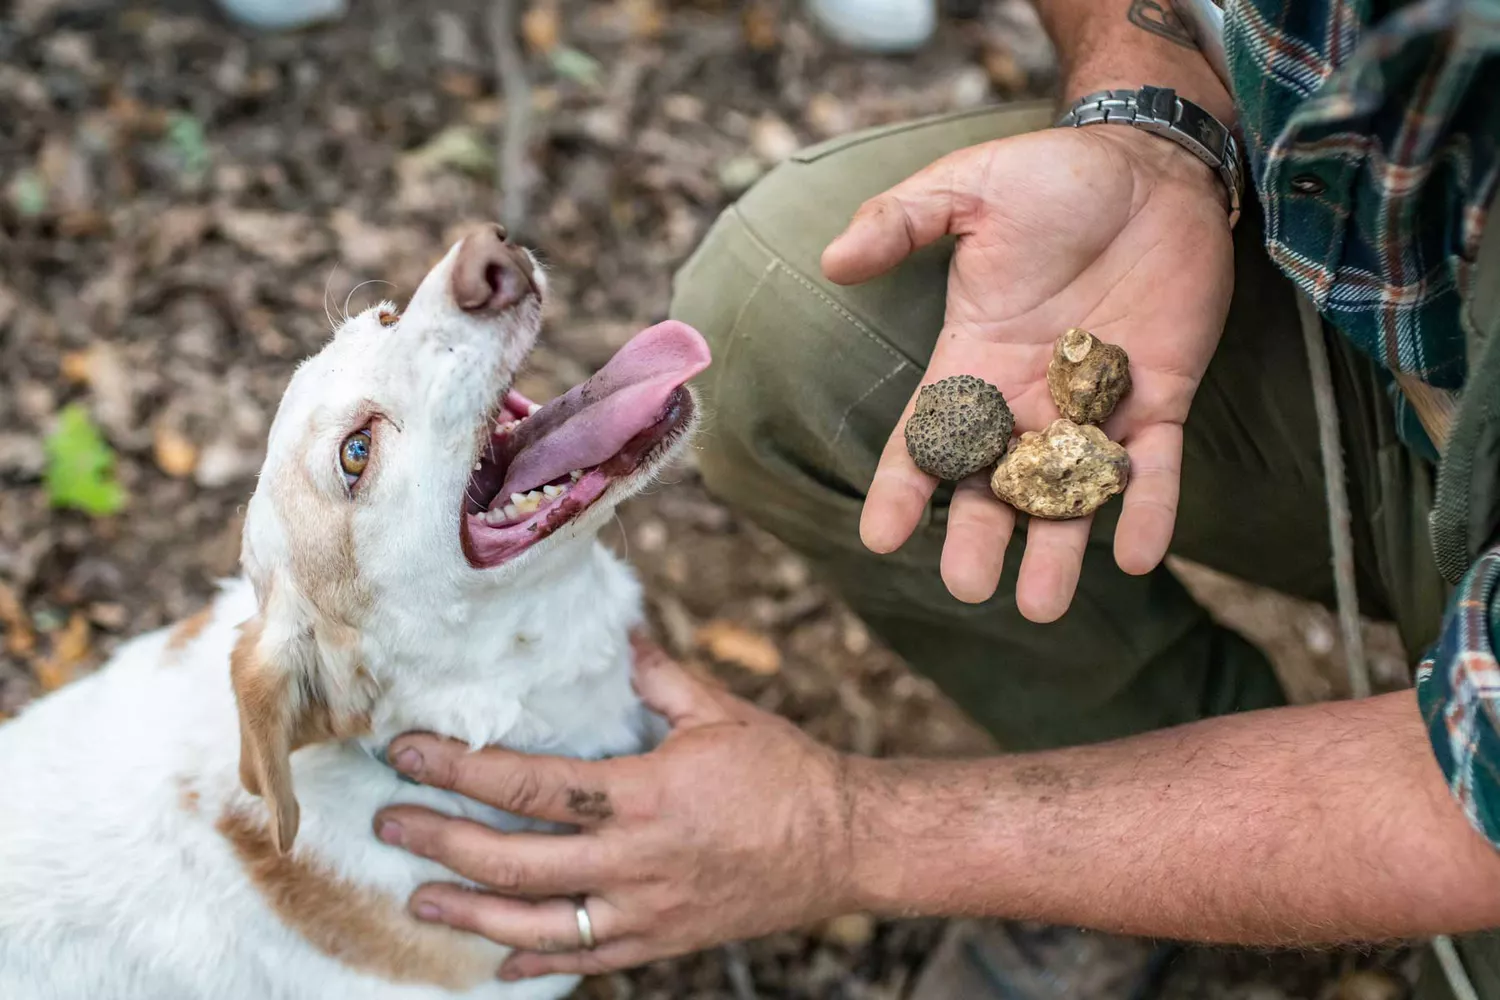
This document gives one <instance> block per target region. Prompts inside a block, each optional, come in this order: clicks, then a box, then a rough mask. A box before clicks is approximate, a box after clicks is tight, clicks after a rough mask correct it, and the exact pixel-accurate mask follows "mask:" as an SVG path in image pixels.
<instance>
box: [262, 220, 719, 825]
mask: <svg viewBox="0 0 1500 1000" xmlns="http://www.w3.org/2000/svg"><path fill="white" fill-rule="evenodd" d="M546 288H547V283H546V278H545V276H544V275H543V273H542V271H541V269H540V268H539V267H538V266H537V264H536V262H535V260H534V259H533V258H532V256H531V255H530V253H529V252H527V251H526V250H525V249H522V248H520V247H517V246H515V245H513V244H511V243H509V242H507V240H506V238H505V233H504V230H503V229H500V228H499V227H489V228H485V229H483V230H481V231H479V232H476V233H474V234H472V235H470V236H468V237H467V238H465V239H464V240H463V241H461V242H460V243H458V244H456V245H455V246H454V247H453V248H452V249H451V250H449V252H448V254H447V255H446V256H445V257H444V258H443V259H442V261H440V262H439V263H438V264H437V266H436V267H434V268H433V269H432V271H431V272H430V273H429V274H428V275H427V277H426V278H425V279H424V280H423V282H422V284H421V286H420V287H419V288H418V289H417V292H416V294H415V295H414V296H413V297H412V299H411V302H410V304H409V305H408V306H407V308H406V310H405V312H403V313H400V314H398V313H397V312H396V311H395V308H394V307H393V306H391V305H389V304H382V305H381V306H378V307H375V308H372V309H370V310H367V311H365V312H363V313H360V314H359V315H357V316H354V317H353V318H351V319H349V320H348V321H347V322H345V323H344V324H343V325H342V326H340V327H339V328H338V329H337V330H336V331H335V334H334V337H333V339H332V341H330V342H329V344H328V345H327V346H326V347H325V348H324V349H323V350H322V351H321V352H320V353H319V354H317V355H315V356H314V357H312V358H310V359H309V360H307V361H306V362H304V363H303V364H302V365H301V367H299V368H298V370H297V372H296V374H295V375H294V376H293V377H292V380H291V383H290V384H289V385H288V387H287V390H286V394H285V396H284V397H283V398H282V402H281V406H280V409H279V410H278V411H277V414H276V419H275V421H274V422H273V424H272V427H271V434H270V441H269V443H268V447H267V455H266V461H265V464H264V466H263V467H262V470H261V474H260V480H259V483H258V485H257V487H256V490H255V494H254V496H253V497H252V498H251V500H250V504H249V507H248V509H247V512H246V521H245V536H244V552H243V561H244V566H245V570H246V573H247V575H248V576H249V578H250V580H251V582H252V583H253V585H254V587H255V591H256V596H257V600H258V603H259V607H260V613H259V615H258V616H257V617H256V618H255V619H254V620H252V621H250V622H248V623H246V625H245V626H244V627H243V629H242V631H241V637H240V640H239V643H238V645H237V646H236V649H235V654H234V658H233V664H232V676H233V682H234V688H235V695H236V699H237V702H238V704H239V711H240V730H241V755H240V775H241V779H242V781H243V783H244V784H245V787H246V788H247V789H248V790H249V791H251V792H252V793H254V794H257V795H260V796H261V797H262V798H263V799H264V800H265V801H266V803H267V804H268V806H269V808H270V810H271V814H272V833H273V837H274V839H275V841H276V844H277V847H278V848H279V849H281V850H287V849H288V848H289V847H290V845H291V842H292V839H293V837H294V836H295V834H296V829H297V822H298V810H297V803H296V800H295V798H294V796H293V794H292V788H291V768H290V755H291V753H292V751H294V750H296V749H297V748H298V747H299V746H303V745H306V744H309V743H315V742H320V741H325V740H330V739H343V738H349V737H352V736H357V735H360V734H361V733H362V732H363V729H364V727H365V725H366V722H367V717H368V713H369V711H370V709H371V706H372V705H373V703H374V699H375V697H376V694H377V692H378V691H379V689H380V688H381V687H382V686H383V685H384V684H386V683H389V682H390V681H391V680H392V678H391V677H390V676H389V671H391V670H392V669H398V667H396V666H393V665H399V664H401V663H411V662H414V660H416V659H418V658H421V657H423V656H424V655H425V651H426V650H427V649H430V648H432V647H431V645H430V644H431V643H432V640H433V636H432V634H431V633H428V634H424V632H426V630H425V629H419V628H411V627H406V626H401V627H396V626H392V625H391V624H390V622H391V621H397V620H401V614H399V613H398V612H405V611H407V610H409V609H410V608H413V607H442V608H452V609H460V611H458V612H457V613H455V614H450V615H448V616H447V619H446V621H445V622H442V623H437V622H434V623H432V628H434V629H438V628H442V627H448V628H452V627H461V626H462V624H463V614H462V612H461V609H463V608H464V607H465V606H466V605H469V604H471V603H473V602H476V601H484V600H493V599H495V598H496V595H497V594H503V593H504V592H505V591H506V590H507V588H510V589H517V588H520V587H522V586H524V583H523V582H522V581H521V580H520V579H519V577H520V576H521V574H523V573H530V572H532V571H533V569H534V568H535V567H534V566H533V564H535V563H537V562H539V561H540V562H543V563H545V562H546V561H547V560H549V558H551V557H552V555H549V554H553V555H558V554H561V553H562V552H563V551H565V550H566V549H568V548H570V547H574V548H576V547H577V546H578V545H580V544H587V543H588V540H589V539H591V538H592V536H593V535H594V534H595V533H596V532H597V531H598V529H599V528H600V527H601V526H602V525H603V524H604V522H605V521H606V520H607V519H608V518H609V517H610V516H611V512H612V511H613V509H614V507H615V505H616V504H618V503H619V502H620V501H621V500H623V499H625V498H626V497H628V496H630V495H631V494H632V493H634V492H637V491H638V490H640V489H641V488H642V487H644V486H645V485H646V484H647V483H648V482H649V481H650V480H651V478H652V476H654V475H655V474H656V473H657V472H658V471H659V470H660V468H661V467H662V466H663V465H664V464H665V463H667V462H668V461H669V460H670V458H671V457H672V455H673V453H674V452H675V451H676V450H677V448H678V447H679V446H680V445H681V444H682V443H683V442H684V441H685V440H686V438H687V436H688V434H689V432H690V430H691V428H692V426H693V424H694V423H695V420H696V416H695V406H694V401H693V396H692V394H691V392H690V390H689V389H688V388H687V386H686V383H687V381H688V380H689V379H690V378H692V377H693V376H694V375H696V374H697V373H698V372H700V371H702V370H703V368H704V367H706V366H707V364H708V360H709V359H708V349H707V346H706V345H705V344H704V342H703V339H702V338H701V337H700V336H699V335H698V334H697V333H696V332H695V331H693V330H691V329H690V328H688V327H686V326H683V325H682V324H680V323H663V324H660V325H658V326H655V327H652V328H651V329H649V330H646V331H644V332H643V333H641V334H639V335H637V336H636V337H635V338H634V339H632V340H631V341H630V342H629V343H628V344H627V345H626V346H625V347H623V348H621V350H620V351H619V353H618V354H616V355H615V357H614V358H613V359H612V360H611V361H610V362H609V364H608V365H606V366H605V367H604V368H603V369H602V370H600V371H599V372H598V373H597V374H596V375H594V376H593V377H592V378H590V379H589V380H588V381H586V382H584V383H582V384H581V385H578V386H575V387H574V388H573V389H572V390H570V391H569V392H567V393H565V394H564V395H562V396H560V397H558V398H557V399H555V400H553V401H551V402H550V403H548V404H546V405H545V406H537V405H536V404H533V403H532V402H531V401H529V400H527V399H525V398H524V397H522V396H521V395H519V394H518V393H516V392H515V391H513V390H512V389H511V382H512V379H513V378H514V376H515V373H516V370H517V369H518V368H519V367H520V365H521V364H522V362H523V361H524V360H525V358H526V356H527V354H528V353H529V352H530V350H531V348H532V346H533V344H534V343H535V341H536V337H537V332H538V330H539V328H540V325H541V312H542V299H543V296H544V295H545V294H546Z"/></svg>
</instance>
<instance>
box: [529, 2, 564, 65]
mask: <svg viewBox="0 0 1500 1000" xmlns="http://www.w3.org/2000/svg"><path fill="white" fill-rule="evenodd" d="M558 21H559V19H558V14H557V4H555V3H538V4H533V5H532V6H530V7H528V8H527V9H526V13H524V14H522V15H521V37H522V38H523V39H525V40H526V45H527V47H528V48H530V49H531V50H532V51H533V52H540V53H543V54H546V53H548V52H551V51H552V50H553V49H555V48H557V42H558V39H559V37H560V36H561V28H560V25H559V23H558Z"/></svg>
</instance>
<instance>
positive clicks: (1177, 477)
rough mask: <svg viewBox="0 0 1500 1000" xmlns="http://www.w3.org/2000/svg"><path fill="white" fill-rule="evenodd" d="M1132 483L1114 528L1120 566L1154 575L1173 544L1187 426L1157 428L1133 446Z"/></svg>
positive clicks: (1137, 438) (1133, 441)
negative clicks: (1183, 438)
mask: <svg viewBox="0 0 1500 1000" xmlns="http://www.w3.org/2000/svg"><path fill="white" fill-rule="evenodd" d="M1129 450H1130V482H1129V484H1127V485H1126V487H1125V498H1124V503H1123V506H1122V507H1121V510H1120V523H1119V524H1118V525H1117V526H1116V527H1115V562H1116V563H1118V564H1119V566H1120V568H1121V569H1122V570H1124V571H1125V572H1127V573H1130V574H1133V575H1135V576H1140V575H1142V574H1145V573H1149V572H1151V571H1152V570H1153V569H1155V568H1156V567H1157V566H1158V565H1160V563H1161V561H1162V559H1163V558H1164V557H1165V556H1166V554H1167V547H1168V546H1169V545H1171V544H1172V530H1173V528H1174V526H1175V525H1176V524H1177V498H1178V495H1179V492H1180V490H1181V488H1182V427H1181V426H1180V425H1178V424H1153V425H1151V426H1150V427H1148V428H1146V429H1145V430H1144V431H1142V432H1141V433H1139V434H1136V435H1135V436H1134V437H1133V438H1132V439H1131V441H1130V448H1129Z"/></svg>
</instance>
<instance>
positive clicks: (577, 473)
mask: <svg viewBox="0 0 1500 1000" xmlns="http://www.w3.org/2000/svg"><path fill="white" fill-rule="evenodd" d="M568 475H569V476H570V477H571V478H572V480H573V482H575V483H576V482H578V480H580V479H582V478H583V470H582V469H574V470H573V471H572V472H570V473H568Z"/></svg>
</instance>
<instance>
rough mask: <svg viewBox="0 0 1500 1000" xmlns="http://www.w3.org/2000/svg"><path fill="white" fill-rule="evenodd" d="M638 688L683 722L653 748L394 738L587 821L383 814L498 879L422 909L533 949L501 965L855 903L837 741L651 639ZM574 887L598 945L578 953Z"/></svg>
mask: <svg viewBox="0 0 1500 1000" xmlns="http://www.w3.org/2000/svg"><path fill="white" fill-rule="evenodd" d="M636 688H637V690H638V691H639V692H640V695H641V697H642V698H643V699H644V700H645V701H646V702H647V703H648V704H649V705H650V706H651V707H652V708H654V709H655V710H656V711H658V712H660V713H661V714H662V715H664V716H666V718H667V719H668V720H669V721H670V722H671V724H672V733H671V735H670V736H669V737H668V738H667V740H666V741H665V742H664V743H663V744H662V745H661V746H660V747H659V748H658V749H657V750H655V751H654V752H652V753H649V754H646V755H644V756H641V757H621V758H616V759H613V760H607V761H598V762H585V761H576V760H570V759H565V758H558V757H528V756H523V755H520V754H515V753H509V752H507V751H503V750H483V751H480V752H478V753H472V752H470V751H469V750H468V748H467V747H465V746H464V745H463V744H461V743H456V742H451V741H445V740H439V739H437V738H435V737H431V736H408V737H403V738H401V739H400V740H398V741H396V742H395V743H393V744H392V746H391V759H392V761H393V763H395V765H396V766H397V767H398V768H400V769H401V770H402V771H404V772H406V773H408V774H410V775H411V776H412V777H414V778H416V779H418V780H420V781H422V782H424V783H426V784H430V785H435V786H437V787H441V788H448V789H452V790H454V791H457V792H460V793H462V794H464V795H466V796H468V797H470V798H472V799H477V800H479V801H481V802H487V803H489V804H490V805H493V806H495V807H496V808H499V809H503V810H505V811H507V812H511V813H516V814H519V815H523V816H531V817H534V818H537V819H545V820H552V821H555V822H560V823H568V824H573V825H576V826H578V827H579V828H580V832H579V833H578V834H576V835H548V834H540V833H523V834H504V833H498V832H495V831H493V830H491V829H489V828H487V827H484V826H481V825H479V824H477V823H472V822H469V821H467V820H461V819H451V818H447V817H443V816H440V815H438V814H436V813H433V812H429V811H427V810H425V809H419V808H415V807H407V806H402V807H395V808H391V809H387V810H384V811H383V812H381V813H380V815H379V816H378V817H377V818H376V822H375V829H376V832H377V834H378V835H379V837H380V839H382V840H384V841H386V842H387V843H393V844H398V845H399V846H402V847H404V848H406V849H407V850H409V851H412V852H413V853H416V854H419V855H421V856H423V857H427V858H432V859H433V860H435V861H437V862H439V863H440V864H442V865H444V866H445V867H447V868H449V869H451V870H452V871H454V872H455V873H457V874H458V875H461V876H463V877H465V878H468V879H471V880H473V881H474V882H477V883H479V884H481V885H483V886H485V887H487V888H488V889H490V890H493V891H492V892H476V891H472V890H468V889H464V888H460V887H459V886H457V885H454V884H446V883H435V884H430V885H426V886H423V887H422V888H421V889H419V890H417V892H416V893H414V894H413V896H412V899H411V904H410V905H411V911H412V912H413V913H414V914H415V915H416V916H418V917H419V918H421V919H424V920H437V921H441V922H443V923H447V924H450V925H452V926H454V927H458V928H461V929H464V930H468V931H474V932H476V933H478V934H482V935H484V936H485V937H488V938H490V939H492V940H494V941H497V942H499V943H501V944H504V945H508V946H510V947H513V948H516V949H518V951H517V952H516V953H515V954H513V955H511V956H510V957H509V958H508V959H507V960H506V962H505V965H504V966H503V968H502V969H501V977H502V978H505V979H520V978H527V977H531V976H539V975H545V974H550V973H585V974H594V973H599V972H604V971H608V970H612V969H620V968H625V967H628V966H633V965H639V964H641V963H643V962H649V961H652V960H654V959H658V958H665V957H669V956H672V955H679V954H683V953H685V952H689V951H694V950H697V949H700V948H705V947H708V946H711V945H715V944H718V943H721V942H723V941H728V940H734V939H739V938H746V937H753V936H757V935H761V934H767V933H770V932H772V931H776V930H783V929H786V928H789V927H794V926H799V925H803V924H806V923H810V922H812V921H816V920H819V919H822V918H825V917H830V916H834V915H836V914H838V913H840V912H842V911H843V910H844V909H852V908H854V907H853V904H852V903H851V902H850V900H849V896H848V892H849V887H848V885H847V882H848V872H849V863H850V862H849V859H848V833H847V828H846V811H847V810H846V808H845V804H844V801H843V789H842V785H841V782H842V779H843V770H844V768H843V766H842V763H841V759H840V758H839V757H838V755H836V754H835V753H834V752H833V751H831V750H828V749H827V748H825V747H822V746H820V745H819V744H817V743H815V742H814V741H813V740H811V739H809V738H808V737H807V736H805V735H803V734H802V733H801V732H800V731H798V730H797V729H796V727H794V726H792V725H791V724H790V723H787V722H785V721H783V720H781V719H778V718H777V717H775V716H772V715H768V714H766V713H764V712H761V711H759V710H758V709H756V708H754V707H753V706H751V705H749V704H748V703H746V702H744V701H741V700H739V699H737V698H734V697H733V696H731V695H729V694H728V693H726V692H723V691H719V690H715V689H713V688H710V687H709V686H708V685H706V684H704V683H702V682H700V681H697V680H695V679H693V678H692V677H690V676H688V675H687V674H686V673H684V672H683V670H682V669H681V668H680V667H678V666H677V665H676V664H673V663H671V662H669V661H668V660H667V659H666V657H665V655H664V654H662V653H661V652H660V650H657V649H655V648H654V647H647V646H644V645H642V646H640V647H638V649H637V664H636ZM409 755H410V756H409ZM575 897H576V898H582V899H584V901H585V905H586V906H587V907H588V914H589V919H590V921H591V923H592V926H593V931H594V935H595V938H596V940H597V942H598V947H597V948H596V949H595V950H593V951H582V950H578V949H579V938H578V925H577V921H576V914H575V911H574V905H575V903H574V898H575Z"/></svg>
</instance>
